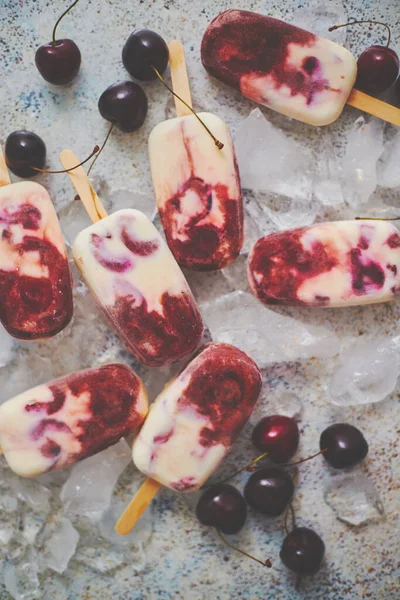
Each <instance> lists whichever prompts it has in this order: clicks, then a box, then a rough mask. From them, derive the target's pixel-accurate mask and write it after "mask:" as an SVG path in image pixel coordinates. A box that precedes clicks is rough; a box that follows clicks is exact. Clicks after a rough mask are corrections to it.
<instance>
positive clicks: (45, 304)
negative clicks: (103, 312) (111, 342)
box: [0, 181, 73, 340]
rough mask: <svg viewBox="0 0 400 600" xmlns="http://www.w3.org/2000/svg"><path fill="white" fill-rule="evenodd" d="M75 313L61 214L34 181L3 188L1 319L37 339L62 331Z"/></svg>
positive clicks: (0, 192) (0, 206)
mask: <svg viewBox="0 0 400 600" xmlns="http://www.w3.org/2000/svg"><path fill="white" fill-rule="evenodd" d="M72 312H73V304H72V287H71V275H70V270H69V265H68V257H67V252H66V249H65V244H64V240H63V236H62V233H61V229H60V225H59V223H58V219H57V215H56V212H55V210H54V207H53V204H52V202H51V199H50V196H49V194H48V193H47V191H46V190H45V189H44V187H42V186H41V185H39V184H38V183H34V182H31V181H30V182H21V183H14V184H9V185H5V186H4V187H1V188H0V321H1V322H2V324H3V325H4V327H5V328H6V330H7V331H8V333H10V334H11V335H13V336H14V337H17V338H19V339H24V340H35V339H39V338H45V337H50V336H53V335H55V334H56V333H58V332H59V331H61V330H62V329H63V328H64V327H65V326H66V325H67V324H68V323H69V322H70V320H71V318H72Z"/></svg>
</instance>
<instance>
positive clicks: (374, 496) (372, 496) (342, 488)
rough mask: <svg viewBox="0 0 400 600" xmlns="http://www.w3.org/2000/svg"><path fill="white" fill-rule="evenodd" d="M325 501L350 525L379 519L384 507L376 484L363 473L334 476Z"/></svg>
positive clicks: (328, 485)
mask: <svg viewBox="0 0 400 600" xmlns="http://www.w3.org/2000/svg"><path fill="white" fill-rule="evenodd" d="M324 499H325V502H326V503H327V504H328V505H329V506H330V507H331V508H332V510H333V511H334V513H335V514H336V517H337V518H338V519H339V520H340V521H344V522H345V523H348V524H349V525H355V526H357V525H364V524H365V523H368V522H369V521H377V520H379V519H380V518H381V517H382V515H383V514H384V508H383V505H382V502H381V500H380V498H379V494H378V492H377V490H376V489H375V486H374V484H373V483H372V481H370V480H369V479H368V478H367V477H366V476H365V475H363V474H362V473H354V474H351V475H342V476H336V477H333V478H332V480H331V481H329V482H328V483H327V485H326V486H325V490H324Z"/></svg>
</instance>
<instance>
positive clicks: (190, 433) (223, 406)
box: [133, 343, 261, 492]
mask: <svg viewBox="0 0 400 600" xmlns="http://www.w3.org/2000/svg"><path fill="white" fill-rule="evenodd" d="M260 391H261V376H260V372H259V370H258V368H257V365H256V364H255V363H254V362H253V361H252V360H251V359H250V358H249V357H248V356H247V355H246V354H245V353H244V352H242V351H241V350H239V349H238V348H236V347H234V346H230V345H229V344H217V343H211V344H208V345H207V346H205V347H204V348H203V349H202V350H201V352H200V353H199V354H198V355H197V356H196V357H195V358H194V359H193V360H192V361H191V362H190V363H189V364H188V366H187V367H186V368H185V369H184V370H183V371H182V372H181V373H180V375H178V377H176V379H174V380H172V381H171V383H170V384H169V385H168V386H166V388H165V389H164V390H163V391H162V392H161V394H159V396H158V398H157V399H156V400H155V402H154V404H153V405H152V406H151V409H150V412H149V415H148V418H147V419H146V422H145V424H144V426H143V428H142V429H141V431H140V433H139V435H138V437H137V438H136V440H135V442H134V444H133V461H134V463H135V465H136V466H137V468H138V469H139V470H140V471H142V472H143V473H145V474H146V475H147V476H148V477H151V478H153V479H155V480H156V481H158V482H159V483H161V484H162V485H165V486H167V487H169V488H172V489H174V490H177V491H181V492H184V491H192V490H195V489H197V488H199V487H201V486H202V485H203V483H204V482H205V481H206V480H207V479H208V478H209V477H210V475H211V474H212V473H213V472H214V471H215V469H216V468H217V467H218V465H219V463H220V462H221V460H222V459H223V458H224V456H226V454H227V453H228V452H229V450H230V449H231V447H232V444H233V443H234V441H235V439H236V438H237V436H238V435H239V433H240V431H241V429H242V427H243V426H244V424H245V423H246V421H247V419H248V418H249V416H250V414H251V412H252V410H253V407H254V405H255V403H256V401H257V399H258V396H259V394H260Z"/></svg>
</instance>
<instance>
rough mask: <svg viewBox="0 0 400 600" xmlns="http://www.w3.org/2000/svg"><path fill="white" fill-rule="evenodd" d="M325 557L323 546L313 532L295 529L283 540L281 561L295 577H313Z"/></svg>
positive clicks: (305, 528) (305, 529) (304, 528)
mask: <svg viewBox="0 0 400 600" xmlns="http://www.w3.org/2000/svg"><path fill="white" fill-rule="evenodd" d="M324 555H325V544H324V542H323V541H322V539H321V538H320V537H319V535H318V534H317V533H315V531H313V530H312V529H308V527H296V528H295V529H293V531H291V532H290V533H289V534H288V535H287V536H286V537H285V539H284V540H283V544H282V548H281V551H280V553H279V556H280V557H281V561H282V562H283V564H284V565H285V567H287V568H288V569H290V570H291V571H293V572H294V573H297V575H315V573H317V572H318V571H319V570H320V568H321V564H322V561H323V559H324Z"/></svg>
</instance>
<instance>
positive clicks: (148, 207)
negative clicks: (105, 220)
mask: <svg viewBox="0 0 400 600" xmlns="http://www.w3.org/2000/svg"><path fill="white" fill-rule="evenodd" d="M104 205H105V209H106V210H107V212H108V214H111V213H113V212H116V211H117V210H121V209H123V208H135V209H136V210H140V211H142V212H143V213H144V214H145V215H146V216H147V217H149V219H152V218H153V217H154V216H155V214H156V212H157V208H156V205H155V201H154V197H153V196H150V195H148V196H147V195H144V194H139V193H138V192H132V191H130V190H116V191H115V192H112V193H110V194H109V196H108V197H107V200H106V201H105V203H104Z"/></svg>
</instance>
